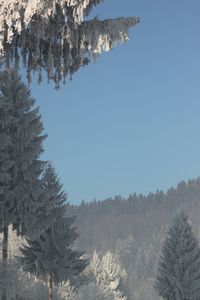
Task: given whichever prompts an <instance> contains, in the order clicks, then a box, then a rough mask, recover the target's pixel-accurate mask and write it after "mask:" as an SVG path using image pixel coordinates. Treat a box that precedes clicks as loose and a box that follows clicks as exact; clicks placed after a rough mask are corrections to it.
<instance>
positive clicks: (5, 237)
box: [1, 225, 8, 300]
mask: <svg viewBox="0 0 200 300" xmlns="http://www.w3.org/2000/svg"><path fill="white" fill-rule="evenodd" d="M2 244H3V245H2V262H3V272H4V274H3V276H4V280H3V281H4V284H3V291H2V297H1V300H6V298H7V297H6V283H7V260H8V226H6V225H4V227H3V243H2Z"/></svg>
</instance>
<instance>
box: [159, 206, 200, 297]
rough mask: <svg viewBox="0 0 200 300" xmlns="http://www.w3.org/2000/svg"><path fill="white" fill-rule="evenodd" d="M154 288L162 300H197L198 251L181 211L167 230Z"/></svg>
mask: <svg viewBox="0 0 200 300" xmlns="http://www.w3.org/2000/svg"><path fill="white" fill-rule="evenodd" d="M155 288H156V290H157V291H158V293H159V296H161V297H162V298H163V299H165V300H171V299H174V300H185V299H191V300H193V299H199V295H200V248H199V244H198V241H197V239H196V238H195V236H194V234H193V232H192V226H191V225H190V224H189V222H188V218H187V216H186V215H185V214H184V213H183V212H182V213H180V214H179V215H178V216H177V217H176V219H175V220H174V223H173V225H172V226H171V227H170V229H169V231H168V235H167V238H166V240H165V242H164V245H163V249H162V255H161V259H160V262H159V266H158V275H157V278H156V283H155Z"/></svg>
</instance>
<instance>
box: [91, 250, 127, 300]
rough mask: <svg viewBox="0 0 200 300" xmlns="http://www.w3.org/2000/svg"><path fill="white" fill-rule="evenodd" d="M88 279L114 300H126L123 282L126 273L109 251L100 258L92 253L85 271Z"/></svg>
mask: <svg viewBox="0 0 200 300" xmlns="http://www.w3.org/2000/svg"><path fill="white" fill-rule="evenodd" d="M86 273H87V274H88V278H89V280H90V281H93V282H94V283H95V284H96V285H97V286H99V287H100V288H101V289H102V291H104V293H106V294H107V295H110V296H111V297H112V299H115V300H126V299H127V297H126V296H125V294H126V292H127V291H125V288H124V287H125V280H126V271H125V269H123V268H122V267H121V265H120V264H119V262H118V261H117V259H116V257H115V256H114V255H113V254H112V252H111V251H107V252H106V253H105V254H104V255H103V256H102V257H100V256H99V255H98V254H97V252H94V254H93V256H92V258H91V261H90V264H89V266H88V268H87V270H86Z"/></svg>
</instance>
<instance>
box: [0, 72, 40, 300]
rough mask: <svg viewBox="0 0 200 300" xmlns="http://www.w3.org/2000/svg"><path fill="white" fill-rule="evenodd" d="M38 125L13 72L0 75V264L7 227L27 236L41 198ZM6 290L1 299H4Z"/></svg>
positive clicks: (26, 92) (34, 110)
mask: <svg viewBox="0 0 200 300" xmlns="http://www.w3.org/2000/svg"><path fill="white" fill-rule="evenodd" d="M42 130H43V126H42V122H41V119H40V116H39V111H38V108H35V107H34V100H33V99H32V98H31V95H30V92H29V90H28V89H27V88H26V86H25V85H24V84H23V83H21V80H20V77H19V76H18V75H17V74H16V73H15V72H14V71H11V72H2V73H1V74H0V231H1V232H3V247H2V248H3V251H2V260H3V265H4V267H5V272H6V265H7V257H8V247H7V246H8V226H9V224H13V227H14V229H16V230H17V232H18V234H24V233H25V232H27V231H29V232H31V231H32V230H33V228H34V224H35V222H36V221H37V220H36V216H37V214H36V211H38V210H39V207H40V197H41V199H42V198H43V196H42V194H43V192H42V188H41V182H40V179H39V177H40V175H41V173H42V169H43V164H44V163H43V162H42V161H41V160H40V159H39V157H40V154H41V153H42V151H43V148H42V142H43V140H44V138H45V136H44V135H42ZM5 293H6V287H5V291H4V296H3V298H2V299H6V294H5Z"/></svg>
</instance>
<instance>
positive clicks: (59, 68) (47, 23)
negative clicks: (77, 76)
mask: <svg viewBox="0 0 200 300" xmlns="http://www.w3.org/2000/svg"><path fill="white" fill-rule="evenodd" d="M100 2H102V1H101V0H73V1H72V0H50V1H45V0H24V1H19V0H8V1H4V0H0V56H1V57H2V58H3V59H4V61H5V63H6V65H7V67H10V66H11V65H13V64H14V65H15V67H17V68H18V64H19V60H20V56H21V57H22V61H23V65H24V67H25V69H26V70H27V78H28V80H29V81H31V72H32V71H34V72H35V71H37V72H38V81H39V82H40V81H41V80H42V70H45V71H46V72H47V76H48V79H49V80H53V81H54V82H55V86H56V87H57V88H58V87H59V83H60V81H61V80H64V81H65V79H66V78H67V77H71V76H72V75H73V73H74V72H76V71H77V70H78V69H79V68H80V67H81V66H85V65H87V64H88V63H89V61H90V60H91V59H92V58H95V57H96V56H97V55H98V54H100V53H101V52H102V51H109V50H111V49H112V48H113V47H114V46H115V45H117V44H118V43H121V42H124V41H126V40H128V31H129V29H130V28H131V27H132V26H134V25H136V24H137V23H138V22H139V18H138V17H130V18H117V19H108V20H103V21H100V20H98V19H97V18H95V19H93V20H90V21H85V20H84V18H85V16H88V14H89V13H90V11H91V9H92V7H93V6H94V5H97V4H99V3H100ZM19 51H20V53H19Z"/></svg>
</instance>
